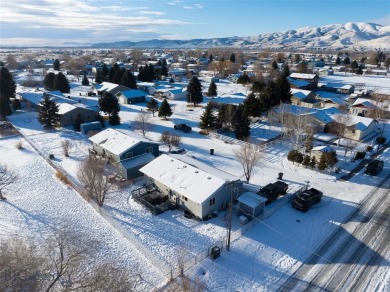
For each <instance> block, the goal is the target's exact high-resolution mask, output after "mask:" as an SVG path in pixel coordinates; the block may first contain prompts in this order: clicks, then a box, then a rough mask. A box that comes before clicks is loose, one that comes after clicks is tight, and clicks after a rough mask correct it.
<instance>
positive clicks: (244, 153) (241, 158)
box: [234, 143, 264, 182]
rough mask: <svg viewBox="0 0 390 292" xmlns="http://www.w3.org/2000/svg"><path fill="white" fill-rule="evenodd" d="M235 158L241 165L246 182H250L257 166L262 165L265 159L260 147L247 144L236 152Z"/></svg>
mask: <svg viewBox="0 0 390 292" xmlns="http://www.w3.org/2000/svg"><path fill="white" fill-rule="evenodd" d="M234 156H235V157H236V158H237V160H238V162H239V163H240V164H241V166H242V168H243V170H244V175H245V178H246V180H247V181H248V182H249V180H250V178H251V176H252V173H253V171H254V169H255V167H256V166H258V165H259V164H260V161H261V159H262V158H263V157H264V155H263V152H261V149H260V147H259V146H257V145H254V144H250V143H245V144H243V145H241V146H240V148H239V149H236V150H234Z"/></svg>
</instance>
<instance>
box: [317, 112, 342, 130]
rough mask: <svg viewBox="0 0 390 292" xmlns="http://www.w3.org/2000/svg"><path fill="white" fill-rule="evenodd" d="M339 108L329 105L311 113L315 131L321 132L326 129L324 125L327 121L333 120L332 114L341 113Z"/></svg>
mask: <svg viewBox="0 0 390 292" xmlns="http://www.w3.org/2000/svg"><path fill="white" fill-rule="evenodd" d="M343 113H344V112H342V111H341V110H339V109H338V108H336V107H329V108H324V109H320V110H317V111H316V112H313V113H312V114H311V116H312V118H313V120H314V123H315V125H316V132H317V133H323V132H324V131H325V130H326V127H327V125H328V124H329V123H332V122H333V118H332V116H333V115H340V114H343Z"/></svg>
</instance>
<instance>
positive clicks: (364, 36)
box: [91, 22, 390, 51]
mask: <svg viewBox="0 0 390 292" xmlns="http://www.w3.org/2000/svg"><path fill="white" fill-rule="evenodd" d="M91 46H92V47H93V48H150V49H157V48H158V49H196V48H217V47H235V48H241V49H265V48H270V49H293V50H305V49H306V50H309V49H310V50H311V49H329V50H340V49H345V50H356V51H365V50H378V49H380V50H385V51H389V50H390V26H382V25H379V24H374V23H364V22H349V23H346V24H330V25H325V26H321V27H303V28H299V29H293V30H287V31H283V32H273V33H265V34H260V35H256V36H248V37H237V36H234V37H226V38H211V39H191V40H159V39H153V40H146V41H139V42H131V41H118V42H109V43H96V44H93V45H91Z"/></svg>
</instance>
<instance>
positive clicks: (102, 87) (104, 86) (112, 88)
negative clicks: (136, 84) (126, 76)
mask: <svg viewBox="0 0 390 292" xmlns="http://www.w3.org/2000/svg"><path fill="white" fill-rule="evenodd" d="M93 86H94V87H95V90H96V93H97V94H98V95H102V94H103V92H105V91H106V92H109V93H111V94H112V95H115V94H117V93H118V92H120V91H125V90H130V88H128V87H126V86H123V85H118V84H115V83H111V82H102V83H101V84H99V83H96V84H94V85H93Z"/></svg>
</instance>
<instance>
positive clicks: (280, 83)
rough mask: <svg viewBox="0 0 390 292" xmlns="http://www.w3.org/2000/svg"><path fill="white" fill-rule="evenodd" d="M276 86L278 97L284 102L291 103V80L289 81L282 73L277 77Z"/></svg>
mask: <svg viewBox="0 0 390 292" xmlns="http://www.w3.org/2000/svg"><path fill="white" fill-rule="evenodd" d="M276 88H277V90H278V93H277V95H278V97H279V99H280V102H282V103H291V97H292V93H291V87H290V82H288V80H287V77H284V76H283V75H282V74H280V75H279V76H278V78H276Z"/></svg>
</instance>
